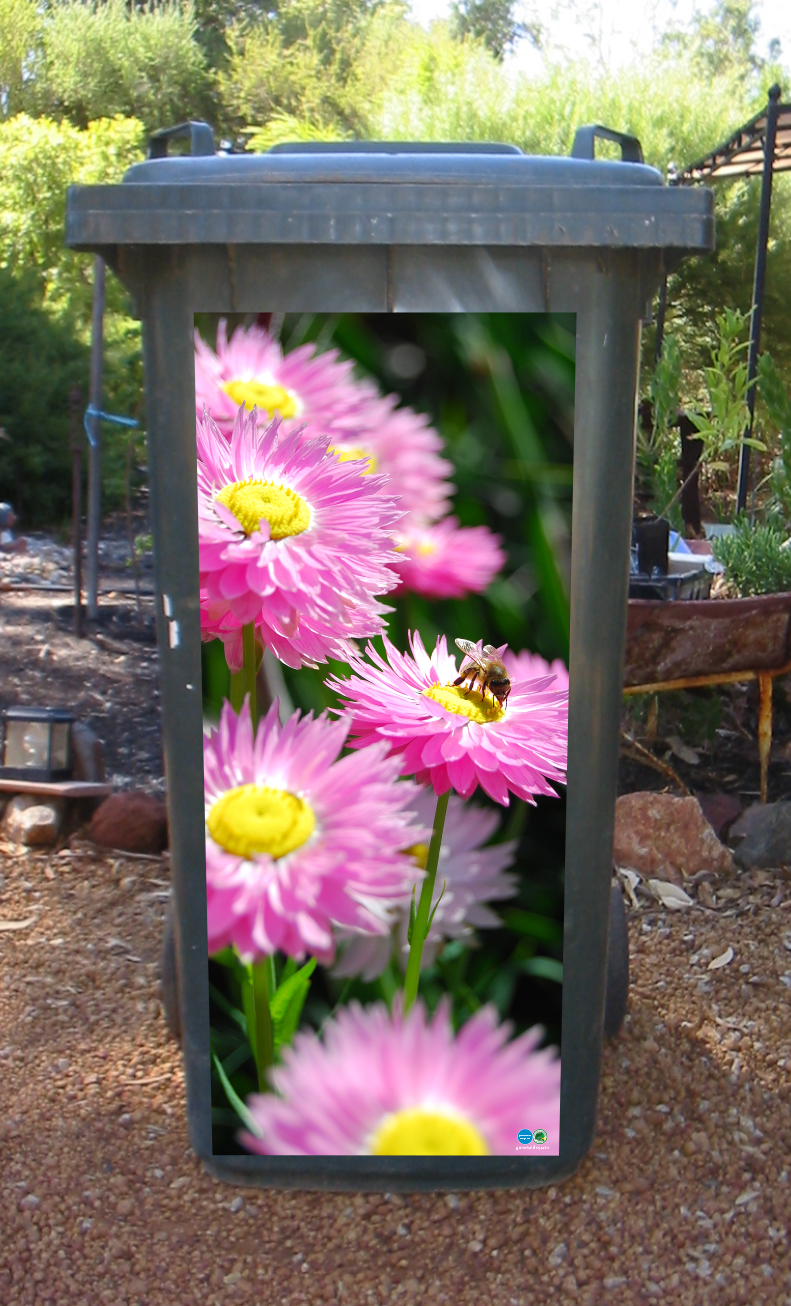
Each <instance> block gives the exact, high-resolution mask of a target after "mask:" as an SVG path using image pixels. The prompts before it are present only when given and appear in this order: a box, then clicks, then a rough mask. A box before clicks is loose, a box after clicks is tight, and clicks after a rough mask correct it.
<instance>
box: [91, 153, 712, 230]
mask: <svg viewBox="0 0 791 1306" xmlns="http://www.w3.org/2000/svg"><path fill="white" fill-rule="evenodd" d="M395 148H397V147H395V146H393V145H391V144H387V145H383V146H382V147H381V152H374V150H375V149H377V147H376V146H372V145H371V144H367V146H366V148H365V149H364V150H355V149H349V151H348V152H341V150H339V149H337V148H334V149H332V150H319V151H317V152H311V151H310V148H309V147H307V148H298V149H295V148H294V147H288V148H287V149H285V150H276V151H273V152H272V153H269V154H252V155H223V154H215V155H195V156H186V157H180V158H152V159H148V160H147V161H146V162H145V163H138V164H135V165H134V166H133V167H132V168H130V169H129V171H128V172H127V174H126V176H125V178H124V181H123V183H122V184H120V185H115V186H80V187H72V188H71V189H70V190H69V195H68V202H67V211H66V244H67V245H69V246H70V247H71V248H73V249H97V248H103V247H104V248H107V247H112V246H119V245H188V246H196V245H209V244H211V245H216V244H221V245H257V244H302V245H304V244H321V245H327V244H330V245H335V244H372V245H455V246H459V245H462V246H463V245H506V246H512V247H513V246H532V247H536V246H543V247H545V248H559V247H566V248H568V247H572V248H573V247H587V248H591V247H593V248H610V249H613V248H621V249H630V248H631V249H643V250H649V249H653V250H657V249H665V250H674V251H677V252H679V253H680V252H682V251H690V252H692V251H697V252H702V251H704V250H709V249H711V248H712V247H713V244H714V218H713V197H712V195H711V193H710V192H709V191H706V190H704V189H693V188H688V187H673V188H670V187H668V186H666V185H664V183H663V180H662V177H661V174H660V173H659V172H657V171H656V169H654V168H650V167H647V166H646V165H644V164H642V163H624V162H616V161H612V160H605V159H585V158H553V157H545V156H530V155H525V154H522V153H520V152H519V151H518V150H516V149H515V147H513V146H494V147H489V148H488V149H487V150H486V151H485V152H483V151H481V150H480V147H476V146H474V145H471V146H469V147H468V149H469V151H470V152H469V153H464V152H463V149H462V148H458V147H457V148H454V149H453V150H452V151H448V150H446V149H444V147H439V146H435V147H434V148H435V149H437V150H439V149H442V152H441V153H439V152H437V153H431V152H430V147H428V148H426V147H425V146H423V147H422V148H418V149H416V148H415V147H414V146H410V145H406V146H404V147H403V148H404V150H405V152H404V153H394V152H393V150H394V149H395ZM638 148H639V147H638Z"/></svg>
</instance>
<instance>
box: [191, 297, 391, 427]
mask: <svg viewBox="0 0 791 1306" xmlns="http://www.w3.org/2000/svg"><path fill="white" fill-rule="evenodd" d="M352 366H353V365H352V363H347V362H341V361H340V359H339V358H338V354H337V350H331V351H329V352H328V353H325V354H319V353H317V352H316V346H315V345H312V344H308V345H301V346H300V347H299V348H298V349H294V350H292V351H291V353H289V354H284V353H283V350H282V348H281V346H280V342H279V341H278V340H276V339H275V338H274V336H271V335H270V334H269V332H268V331H265V330H263V328H262V327H258V326H253V327H248V328H247V329H245V328H244V327H238V328H237V329H236V331H234V333H233V335H232V337H231V339H230V341H229V340H228V336H227V332H226V325H225V321H224V320H223V321H221V322H220V324H219V326H218V328H217V353H216V354H215V352H214V350H213V349H211V347H210V346H209V345H207V344H206V342H205V341H204V340H202V339H201V337H200V335H199V334H198V332H197V331H196V332H195V407H196V412H197V415H198V417H200V416H201V415H202V413H203V410H204V407H205V408H208V409H209V411H210V412H211V415H212V417H213V418H214V420H215V422H217V424H218V426H219V427H220V428H221V430H222V431H223V432H224V433H225V434H226V435H230V433H231V430H232V428H233V424H234V421H235V419H236V414H237V412H238V411H239V407H240V405H243V404H244V405H246V407H247V409H248V411H250V410H251V409H253V408H257V409H258V411H259V413H261V414H262V415H263V414H267V415H268V417H269V418H270V420H271V419H272V418H274V417H275V416H279V417H281V418H283V419H284V421H286V422H290V423H291V427H290V429H294V428H295V427H296V426H301V425H304V423H305V422H310V424H311V428H312V431H313V432H315V434H316V435H327V434H329V432H330V431H331V430H333V429H339V430H345V429H346V428H347V427H349V428H351V427H354V426H355V425H356V424H358V423H359V422H360V420H361V418H362V414H363V412H364V410H365V408H366V406H367V404H368V403H369V400H370V395H369V392H368V391H367V390H365V389H362V388H361V387H360V384H359V383H358V382H357V381H356V380H355V378H354V376H353V375H352ZM374 393H376V392H375V391H374Z"/></svg>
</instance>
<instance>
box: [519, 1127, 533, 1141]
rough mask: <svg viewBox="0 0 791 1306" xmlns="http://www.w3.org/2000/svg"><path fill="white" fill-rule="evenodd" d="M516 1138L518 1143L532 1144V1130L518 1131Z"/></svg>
mask: <svg viewBox="0 0 791 1306" xmlns="http://www.w3.org/2000/svg"><path fill="white" fill-rule="evenodd" d="M516 1136H517V1138H518V1140H519V1142H520V1143H532V1141H533V1131H532V1129H520V1130H519V1133H518V1134H517V1135H516Z"/></svg>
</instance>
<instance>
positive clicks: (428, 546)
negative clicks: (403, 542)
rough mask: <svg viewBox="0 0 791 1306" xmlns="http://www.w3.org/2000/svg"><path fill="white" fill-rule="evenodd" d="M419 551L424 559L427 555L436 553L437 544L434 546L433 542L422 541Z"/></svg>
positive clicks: (418, 547)
mask: <svg viewBox="0 0 791 1306" xmlns="http://www.w3.org/2000/svg"><path fill="white" fill-rule="evenodd" d="M417 551H418V553H420V554H422V555H423V557H424V558H425V557H426V556H427V555H429V554H431V553H436V552H437V546H436V544H432V542H431V540H421V541H420V543H419V544H418V546H417Z"/></svg>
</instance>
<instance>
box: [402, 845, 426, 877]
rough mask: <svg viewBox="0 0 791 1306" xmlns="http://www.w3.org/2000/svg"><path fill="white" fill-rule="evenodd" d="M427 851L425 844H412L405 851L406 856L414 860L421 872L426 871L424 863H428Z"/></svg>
mask: <svg viewBox="0 0 791 1306" xmlns="http://www.w3.org/2000/svg"><path fill="white" fill-rule="evenodd" d="M428 850H429V844H427V843H413V845H412V847H411V848H407V850H406V851H407V853H408V855H409V856H410V857H413V858H414V860H415V862H416V863H417V865H418V866H419V867H420V869H421V871H425V869H426V863H427V862H428Z"/></svg>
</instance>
